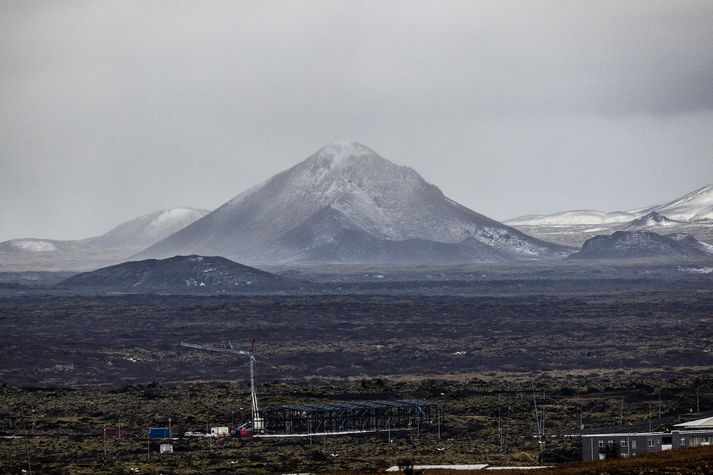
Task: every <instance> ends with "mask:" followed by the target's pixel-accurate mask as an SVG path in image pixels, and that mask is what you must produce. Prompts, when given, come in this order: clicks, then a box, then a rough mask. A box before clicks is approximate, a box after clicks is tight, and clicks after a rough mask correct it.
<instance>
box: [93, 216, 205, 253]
mask: <svg viewBox="0 0 713 475" xmlns="http://www.w3.org/2000/svg"><path fill="white" fill-rule="evenodd" d="M208 213H209V211H207V210H201V209H193V208H172V209H164V210H161V211H156V212H154V213H150V214H147V215H144V216H140V217H138V218H136V219H132V220H131V221H128V222H126V223H123V224H120V225H119V226H117V227H115V228H113V229H112V230H111V231H109V232H107V233H106V234H103V235H101V236H99V237H96V238H93V239H91V242H90V243H89V244H90V245H91V247H93V248H95V249H108V248H116V247H121V248H130V247H148V246H150V245H152V244H154V243H156V242H158V241H160V240H162V239H164V238H166V237H168V236H170V235H171V234H173V233H175V232H176V231H180V230H181V229H183V228H185V227H186V226H188V225H189V224H191V223H192V222H194V221H196V220H198V219H200V218H202V217H203V216H205V215H207V214H208Z"/></svg>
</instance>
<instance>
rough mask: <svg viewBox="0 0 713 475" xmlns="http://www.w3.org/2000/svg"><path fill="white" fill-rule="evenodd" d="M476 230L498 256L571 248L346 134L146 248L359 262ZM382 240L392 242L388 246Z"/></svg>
mask: <svg viewBox="0 0 713 475" xmlns="http://www.w3.org/2000/svg"><path fill="white" fill-rule="evenodd" d="M469 237H471V238H474V239H475V240H477V241H478V242H479V243H480V244H481V245H482V246H485V247H483V248H482V249H480V248H479V249H478V250H477V252H476V250H473V249H472V246H471V248H468V250H467V251H468V253H476V254H477V253H480V254H479V255H481V254H482V255H485V254H487V255H488V256H489V258H494V257H495V254H497V256H499V257H498V258H502V257H503V256H508V258H519V257H525V258H533V257H535V258H536V257H543V256H558V255H562V254H563V253H564V252H565V251H566V250H565V249H564V248H561V247H559V246H555V245H550V244H548V243H545V242H542V241H537V240H535V239H532V238H530V237H528V236H526V235H524V234H522V233H520V232H518V231H516V230H514V229H512V228H508V227H507V226H504V225H502V224H500V223H498V222H496V221H494V220H492V219H490V218H487V217H485V216H482V215H480V214H478V213H476V212H474V211H472V210H469V209H467V208H465V207H463V206H460V205H458V204H457V203H455V202H453V201H451V200H449V199H448V198H446V197H445V196H444V195H443V193H442V192H441V191H440V190H439V189H438V188H437V187H436V186H434V185H431V184H429V183H428V182H426V181H425V180H424V179H423V178H422V177H421V176H420V175H419V174H418V173H417V172H416V171H415V170H413V169H411V168H409V167H405V166H399V165H396V164H394V163H392V162H390V161H389V160H387V159H385V158H382V157H381V156H379V155H378V154H377V153H376V152H374V151H373V150H371V149H370V148H368V147H365V146H364V145H361V144H359V143H356V142H336V143H331V144H329V145H326V146H324V147H322V148H321V149H320V150H318V151H317V152H316V153H314V154H312V155H311V156H310V157H308V158H307V159H306V160H303V161H301V162H300V163H298V164H296V165H295V166H293V167H292V168H290V169H288V170H285V171H283V172H282V173H279V174H277V175H275V176H273V177H272V178H270V179H269V180H267V181H266V182H264V183H263V184H261V185H259V186H257V187H253V188H251V189H249V190H247V191H245V192H243V193H241V194H240V195H238V196H237V197H235V198H233V199H232V200H230V201H229V202H227V203H226V204H224V205H223V206H221V207H220V208H218V209H217V210H215V211H213V212H212V213H210V214H209V215H207V216H205V217H204V218H202V219H200V220H198V221H197V222H195V223H194V224H192V225H191V226H188V227H186V228H185V229H182V230H181V231H179V232H177V233H176V234H174V235H172V236H170V237H169V238H167V239H165V240H163V241H161V242H159V243H157V244H156V245H154V246H152V247H151V248H149V249H147V250H146V251H144V252H142V253H141V254H140V255H139V256H140V257H142V258H143V257H155V256H161V257H164V256H171V255H176V254H188V253H190V254H194V253H196V254H220V255H223V256H227V257H231V258H235V259H238V260H241V261H243V262H251V263H256V262H292V261H300V260H304V261H305V262H308V261H321V260H323V259H326V260H327V261H330V262H331V259H337V260H339V259H341V257H339V258H338V257H334V256H350V257H349V258H348V260H349V262H357V261H359V260H360V259H363V261H364V262H367V261H369V259H372V258H374V259H376V258H377V257H378V256H376V254H374V253H378V252H381V251H383V252H392V251H393V252H395V251H394V249H396V248H398V249H401V251H399V252H402V251H403V252H406V251H405V249H407V248H409V249H410V246H417V247H418V246H427V247H428V246H431V244H424V243H425V242H431V243H449V244H453V243H460V242H462V241H463V240H464V239H467V238H469ZM413 240H417V242H416V243H415V244H414V242H411V241H413ZM377 241H378V242H379V243H382V241H383V242H387V241H388V244H384V246H385V247H383V248H379V245H381V244H379V245H376V244H374V243H376V242H377ZM406 241H409V242H408V243H407V242H406ZM395 243H396V244H395ZM398 243H401V244H398ZM382 244H383V243H382ZM329 246H331V247H329ZM394 246H396V247H394ZM402 246H403V247H402ZM482 246H481V247H482ZM446 247H447V246H446ZM377 248H379V249H381V251H378V250H377ZM486 248H487V250H486ZM439 249H441V251H442V250H443V249H442V248H441V247H439ZM448 249H450V250H449V251H448V252H451V251H453V249H451V248H450V247H449V248H448ZM458 249H460V248H458ZM441 251H433V252H435V253H436V254H437V253H438V252H441ZM461 251H463V249H460V250H458V252H461ZM486 251H487V252H486ZM444 252H445V251H444ZM454 252H455V251H454ZM463 252H465V251H463ZM484 253H485V254H484ZM404 255H405V256H406V257H408V253H407V254H404ZM469 255H470V254H469ZM360 256H361V257H360ZM382 257H383V256H382ZM392 257H393V256H392ZM345 259H346V257H345ZM355 259H356V260H355ZM402 260H403V259H402ZM413 260H414V261H418V259H417V258H415V257H413ZM400 262H401V261H400Z"/></svg>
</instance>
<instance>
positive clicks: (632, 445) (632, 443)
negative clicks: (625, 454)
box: [631, 439, 636, 449]
mask: <svg viewBox="0 0 713 475" xmlns="http://www.w3.org/2000/svg"><path fill="white" fill-rule="evenodd" d="M631 448H632V449H635V448H636V439H634V440H632V441H631Z"/></svg>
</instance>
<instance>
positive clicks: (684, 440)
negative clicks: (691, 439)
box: [681, 437, 686, 445]
mask: <svg viewBox="0 0 713 475" xmlns="http://www.w3.org/2000/svg"><path fill="white" fill-rule="evenodd" d="M681 445H686V438H685V437H681Z"/></svg>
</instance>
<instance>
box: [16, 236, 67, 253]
mask: <svg viewBox="0 0 713 475" xmlns="http://www.w3.org/2000/svg"><path fill="white" fill-rule="evenodd" d="M10 245H11V246H12V247H14V248H15V249H18V250H20V251H26V252H51V251H56V250H57V246H55V245H54V244H52V243H51V242H48V241H38V240H34V239H17V240H14V241H11V242H10Z"/></svg>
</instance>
